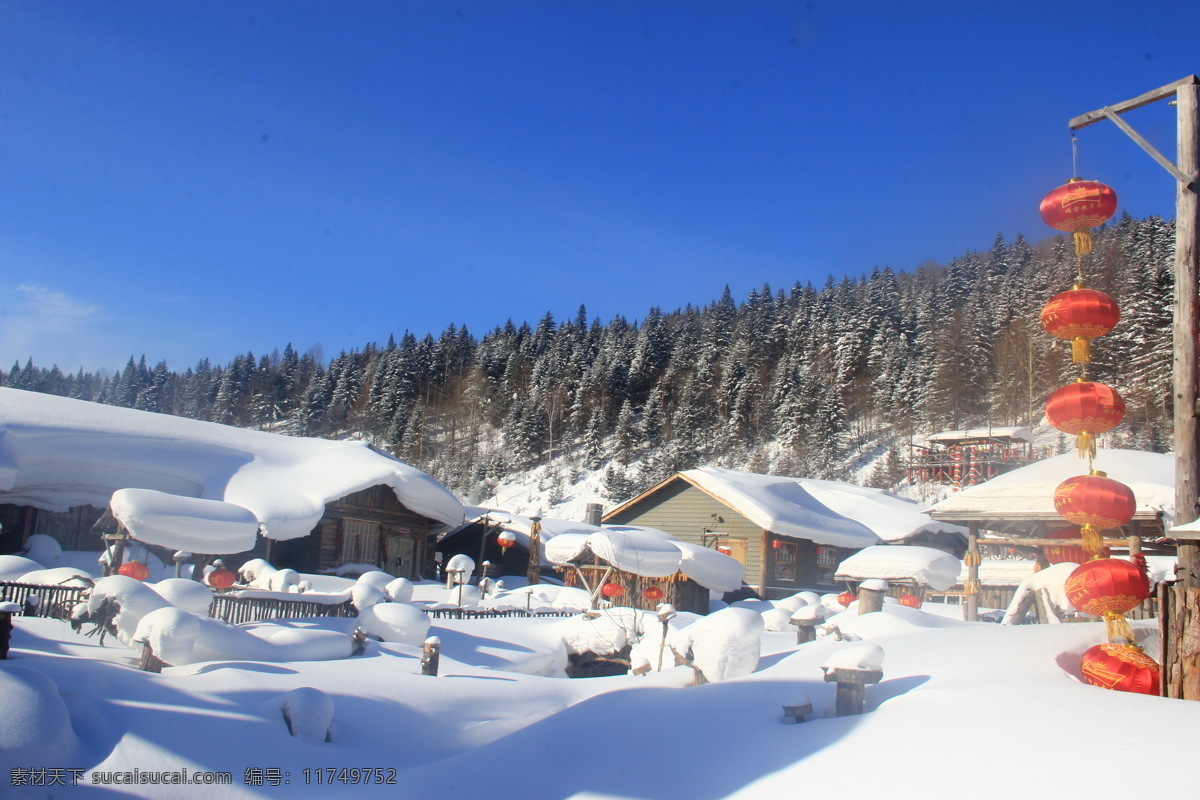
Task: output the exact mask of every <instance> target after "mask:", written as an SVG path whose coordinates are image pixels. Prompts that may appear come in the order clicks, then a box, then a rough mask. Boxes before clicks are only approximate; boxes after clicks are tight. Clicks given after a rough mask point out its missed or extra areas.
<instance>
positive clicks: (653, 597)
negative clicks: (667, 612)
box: [642, 586, 666, 603]
mask: <svg viewBox="0 0 1200 800" xmlns="http://www.w3.org/2000/svg"><path fill="white" fill-rule="evenodd" d="M665 594H666V592H664V591H663V590H662V589H660V588H659V587H657V586H647V587H646V588H645V589H643V590H642V597H644V598H646V599H647V600H649V601H650V602H652V603H653V602H657V601H659V600H662V599H663V596H664V595H665Z"/></svg>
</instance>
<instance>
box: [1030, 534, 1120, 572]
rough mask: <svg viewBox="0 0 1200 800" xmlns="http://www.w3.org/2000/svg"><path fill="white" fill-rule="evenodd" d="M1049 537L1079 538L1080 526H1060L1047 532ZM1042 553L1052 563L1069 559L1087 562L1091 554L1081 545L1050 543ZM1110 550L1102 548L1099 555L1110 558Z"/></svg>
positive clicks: (1075, 561)
mask: <svg viewBox="0 0 1200 800" xmlns="http://www.w3.org/2000/svg"><path fill="white" fill-rule="evenodd" d="M1046 538H1047V539H1078V538H1080V533H1079V529H1078V528H1059V529H1058V530H1055V531H1051V532H1050V533H1048V534H1046ZM1042 554H1043V555H1044V556H1045V557H1046V560H1047V561H1049V562H1050V563H1051V564H1062V563H1065V562H1067V561H1071V562H1074V563H1076V564H1083V563H1085V562H1086V561H1087V560H1088V559H1089V558H1091V556H1090V555H1089V554H1088V553H1087V551H1085V550H1084V549H1083V548H1082V547H1081V546H1080V545H1077V544H1048V545H1046V546H1045V547H1043V548H1042ZM1108 554H1109V550H1108V548H1107V547H1103V548H1101V549H1100V552H1099V553H1097V556H1098V557H1100V558H1108Z"/></svg>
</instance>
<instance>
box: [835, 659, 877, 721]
mask: <svg viewBox="0 0 1200 800" xmlns="http://www.w3.org/2000/svg"><path fill="white" fill-rule="evenodd" d="M821 669H823V670H824V671H825V682H826V683H836V684H837V698H836V700H835V714H836V715H837V716H839V717H848V716H852V715H854V714H861V713H863V701H864V700H865V699H866V691H867V686H868V685H870V684H875V683H879V682H880V681H881V680H883V648H882V647H880V646H879V645H875V644H864V645H859V646H858V647H848V648H845V649H843V650H836V651H834V653H833V655H831V656H830V657H829V659H827V660H826V661H825V663H824V664H823V665H822V666H821Z"/></svg>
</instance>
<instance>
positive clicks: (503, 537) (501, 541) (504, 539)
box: [496, 531, 517, 555]
mask: <svg viewBox="0 0 1200 800" xmlns="http://www.w3.org/2000/svg"><path fill="white" fill-rule="evenodd" d="M516 543H517V535H516V534H515V533H513V532H512V531H500V534H499V535H498V536H497V537H496V544H498V545H500V555H504V554H505V553H507V552H508V548H510V547H512V546H513V545H515V544H516Z"/></svg>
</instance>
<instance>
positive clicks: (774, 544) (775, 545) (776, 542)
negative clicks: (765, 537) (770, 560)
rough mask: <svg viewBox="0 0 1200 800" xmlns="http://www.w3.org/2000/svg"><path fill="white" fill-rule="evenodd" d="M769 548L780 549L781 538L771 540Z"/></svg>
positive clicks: (781, 545) (781, 547) (781, 546)
mask: <svg viewBox="0 0 1200 800" xmlns="http://www.w3.org/2000/svg"><path fill="white" fill-rule="evenodd" d="M771 549H772V550H782V549H783V540H782V539H775V540H773V541H772V542H771Z"/></svg>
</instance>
